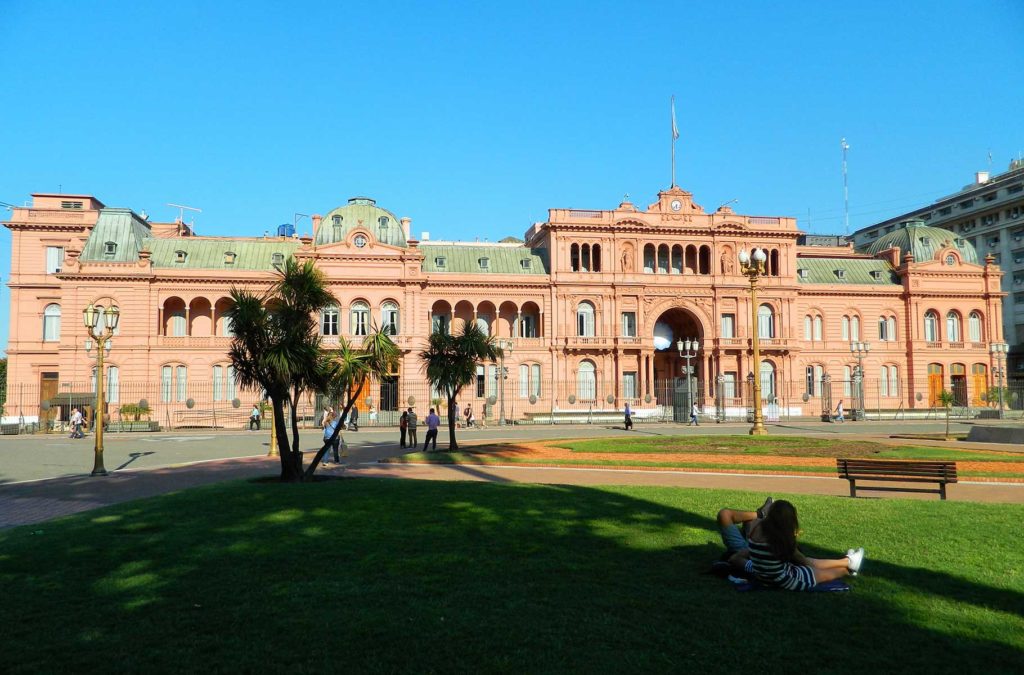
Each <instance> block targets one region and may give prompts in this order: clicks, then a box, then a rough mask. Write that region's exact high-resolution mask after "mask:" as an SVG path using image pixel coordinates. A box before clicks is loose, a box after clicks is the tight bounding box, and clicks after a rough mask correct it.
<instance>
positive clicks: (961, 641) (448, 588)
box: [0, 479, 1024, 673]
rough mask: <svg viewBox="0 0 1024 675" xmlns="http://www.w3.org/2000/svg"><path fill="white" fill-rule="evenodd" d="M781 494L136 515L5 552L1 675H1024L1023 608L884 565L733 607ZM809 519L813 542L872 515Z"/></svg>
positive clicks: (967, 583) (400, 500)
mask: <svg viewBox="0 0 1024 675" xmlns="http://www.w3.org/2000/svg"><path fill="white" fill-rule="evenodd" d="M761 497H763V496H755V495H751V494H750V493H737V492H722V491H698V490H674V489H665V488H643V487H629V488H600V489H598V488H590V487H581V486H557V485H556V486H552V485H522V484H516V485H504V484H494V483H477V482H437V481H393V480H371V479H360V480H352V481H325V482H323V483H318V484H314V485H280V484H264V485H257V484H248V483H246V484H225V485H218V486H211V487H207V488H199V489H196V490H190V491H186V492H183V493H180V494H177V495H171V496H168V497H165V498H160V499H154V500H146V501H142V502H135V503H133V504H129V505H122V506H120V507H115V508H111V509H105V510H103V511H98V512H93V513H90V514H88V515H85V516H80V517H76V518H72V519H68V520H65V521H63V522H61V523H55V524H54V526H53V527H51V528H49V534H48V536H49V537H50V539H43V538H39V537H35V538H33V536H31V535H30V534H29V533H28V532H27V531H26V530H24V529H20V530H13V531H9V532H6V533H2V534H0V547H2V549H0V550H3V551H4V553H3V554H2V556H0V583H3V585H4V586H5V588H6V589H7V598H6V602H5V603H3V606H2V608H0V620H2V621H3V622H4V624H3V625H6V626H9V627H11V631H10V637H11V638H12V639H10V640H8V641H7V642H8V644H9V645H10V647H9V649H7V650H4V651H3V652H0V669H3V670H4V671H5V672H19V671H23V672H30V671H39V670H48V671H52V670H58V669H61V668H64V669H74V670H104V671H119V670H120V671H128V670H142V669H145V670H149V671H154V672H164V671H170V670H175V671H180V670H182V669H185V668H196V669H200V668H201V669H203V670H214V671H216V670H232V671H239V670H242V671H244V670H260V671H265V670H279V669H280V670H283V669H289V670H301V671H307V672H308V671H328V670H332V671H333V670H338V669H343V668H344V669H349V668H350V669H353V670H358V671H367V670H369V671H416V672H430V671H448V672H453V671H466V670H475V671H484V672H490V671H504V672H509V671H517V672H551V671H566V670H572V671H593V672H606V671H613V670H614V671H617V672H622V671H626V672H648V671H652V670H656V671H665V670H687V671H692V672H725V671H729V672H736V671H737V670H745V671H750V670H754V669H756V670H757V671H771V670H776V669H777V670H780V671H782V670H785V671H787V672H791V671H797V672H799V671H804V672H815V673H821V672H858V673H860V672H864V671H865V670H871V669H874V670H878V671H881V672H886V671H888V670H891V669H893V668H894V666H895V665H896V664H899V667H900V668H902V669H907V668H911V669H918V668H920V669H924V668H928V669H929V670H930V671H931V672H943V671H949V672H953V671H957V670H959V671H964V670H966V669H976V668H977V667H978V665H979V664H985V667H986V668H987V669H989V670H992V671H1000V670H1004V671H1009V670H1011V666H1013V665H1014V664H1018V665H1019V663H1020V659H1021V658H1022V652H1021V651H1020V646H1021V638H1020V637H1019V635H1020V633H1021V629H1022V628H1024V624H1022V622H1021V621H1020V616H1019V612H1015V608H1016V610H1019V608H1020V606H1021V604H1022V603H1024V596H1022V594H1021V593H1020V592H1019V591H1017V590H1006V589H1001V590H1000V589H997V588H994V587H990V586H988V585H985V584H983V583H978V582H975V581H971V580H970V579H967V578H963V577H961V578H957V577H953V576H951V575H945V574H938V573H930V574H927V573H926V574H922V572H921V570H920V569H918V568H917V567H911V566H905V567H904V566H899V565H895V564H892V563H888V562H884V561H881V560H877V561H876V560H871V561H870V564H869V566H867V568H866V569H867V570H869V571H866V572H865V575H864V576H862V577H860V578H858V579H855V580H853V581H852V582H851V584H852V585H853V586H854V591H853V592H852V593H850V594H835V595H829V594H800V593H784V592H777V593H746V594H744V593H736V592H735V591H734V590H732V588H731V587H730V586H729V585H728V584H726V583H724V582H722V581H721V580H719V579H717V578H714V577H711V576H708V575H703V574H701V572H702V571H704V569H705V568H706V567H707V565H708V563H709V562H710V560H712V559H714V558H715V557H717V555H718V552H719V551H720V550H721V549H720V548H719V546H718V544H717V540H718V537H717V533H716V529H715V522H714V518H713V516H714V513H715V512H716V511H717V509H718V508H719V507H721V506H723V505H726V504H728V505H732V506H739V507H744V506H747V507H753V506H755V505H757V504H758V503H759V502H760V498H761ZM799 499H800V500H801V502H806V503H807V504H809V505H810V508H809V509H808V510H807V511H806V512H804V513H807V514H809V515H808V516H807V517H805V519H806V520H807V521H808V522H810V521H811V520H812V519H813V518H814V514H815V509H818V510H819V511H824V510H826V509H832V510H836V509H838V510H842V509H846V508H849V509H852V510H856V509H857V508H858V506H857V504H856V503H855V502H845V501H844V500H837V499H829V498H822V497H817V498H811V497H800V498H799ZM801 508H803V507H802V506H801ZM998 508H1004V507H998ZM868 525H869V526H870V522H868ZM877 525H878V526H879V527H884V526H886V525H887V523H886V522H879V523H878V524H877ZM964 529H965V531H966V532H968V533H969V532H970V528H969V527H965V528H964ZM978 536H979V537H982V535H978ZM826 543H829V544H831V541H830V540H829V541H827V542H826ZM980 543H981V542H979V544H980ZM811 548H812V549H813V550H812V551H809V552H812V553H818V554H821V553H823V552H824V550H819V549H817V548H815V547H811ZM831 555H839V554H838V553H836V552H831ZM922 560H926V558H922ZM923 577H927V578H924V579H923ZM1008 615H1009V616H1008ZM957 621H959V622H960V625H959V626H958V625H957ZM997 624H999V625H998V626H997ZM55 626H61V629H60V630H54V627H55ZM112 655H116V657H115V658H111V656H112Z"/></svg>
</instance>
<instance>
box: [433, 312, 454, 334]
mask: <svg viewBox="0 0 1024 675" xmlns="http://www.w3.org/2000/svg"><path fill="white" fill-rule="evenodd" d="M448 323H449V318H448V315H447V314H434V315H433V316H432V317H431V327H430V330H431V332H433V333H442V334H444V335H447V334H448Z"/></svg>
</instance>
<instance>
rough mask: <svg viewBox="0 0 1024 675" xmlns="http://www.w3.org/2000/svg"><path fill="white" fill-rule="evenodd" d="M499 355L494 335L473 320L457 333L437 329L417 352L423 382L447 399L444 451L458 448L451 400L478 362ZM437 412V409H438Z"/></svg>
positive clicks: (473, 373)
mask: <svg viewBox="0 0 1024 675" xmlns="http://www.w3.org/2000/svg"><path fill="white" fill-rule="evenodd" d="M501 355H502V352H501V348H500V347H498V346H497V345H496V344H495V342H494V338H493V337H490V336H488V335H486V334H485V333H484V332H483V331H482V330H481V329H480V326H478V325H477V324H476V322H475V321H470V322H467V323H466V325H465V326H463V328H462V332H461V333H460V334H459V335H451V334H449V333H445V332H441V331H437V332H435V333H432V334H431V335H430V342H429V343H428V344H427V348H426V349H425V350H423V351H422V352H420V358H421V359H422V360H423V363H424V365H425V366H426V371H427V381H428V382H430V384H431V385H432V386H433V387H434V389H436V390H437V391H438V392H439V393H441V394H444V396H445V398H446V399H447V401H448V438H449V443H448V450H449V451H451V452H454V451H456V450H458V449H459V443H458V441H457V440H456V439H455V418H456V416H457V415H458V411H454V414H452V413H453V408H454V407H455V399H456V397H457V396H458V395H459V392H460V391H462V388H463V387H465V386H466V385H468V384H469V383H471V382H472V381H473V379H474V378H475V377H476V364H477V362H478V361H491V362H494V361H495V360H497V359H498V358H499V357H500V356H501ZM438 412H440V411H438Z"/></svg>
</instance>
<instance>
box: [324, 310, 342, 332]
mask: <svg viewBox="0 0 1024 675" xmlns="http://www.w3.org/2000/svg"><path fill="white" fill-rule="evenodd" d="M321 334H323V335H337V334H338V310H336V309H327V310H324V313H323V321H322V324H321Z"/></svg>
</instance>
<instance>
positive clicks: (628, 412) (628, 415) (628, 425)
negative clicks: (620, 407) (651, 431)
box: [626, 402, 633, 431]
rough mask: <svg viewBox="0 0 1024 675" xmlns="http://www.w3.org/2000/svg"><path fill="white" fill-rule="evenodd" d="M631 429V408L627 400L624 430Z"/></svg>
mask: <svg viewBox="0 0 1024 675" xmlns="http://www.w3.org/2000/svg"><path fill="white" fill-rule="evenodd" d="M632 429H633V410H632V409H631V408H630V407H629V402H627V403H626V431H631V430H632Z"/></svg>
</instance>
